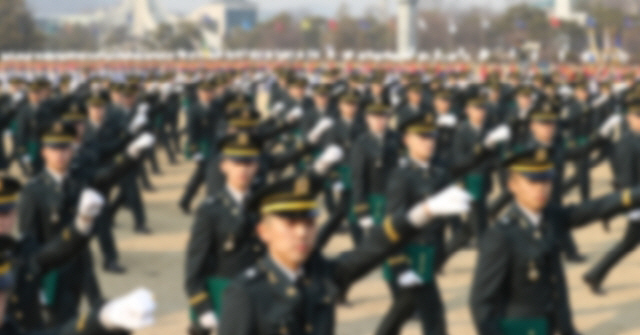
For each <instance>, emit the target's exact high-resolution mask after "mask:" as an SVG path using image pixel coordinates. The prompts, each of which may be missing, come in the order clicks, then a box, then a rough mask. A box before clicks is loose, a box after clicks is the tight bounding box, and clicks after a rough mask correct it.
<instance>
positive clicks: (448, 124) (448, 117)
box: [436, 114, 458, 128]
mask: <svg viewBox="0 0 640 335" xmlns="http://www.w3.org/2000/svg"><path fill="white" fill-rule="evenodd" d="M457 123H458V118H457V117H456V116H455V115H453V114H445V115H440V116H438V119H437V120H436V125H438V127H445V128H453V127H455V126H456V124H457Z"/></svg>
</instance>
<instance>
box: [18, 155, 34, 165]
mask: <svg viewBox="0 0 640 335" xmlns="http://www.w3.org/2000/svg"><path fill="white" fill-rule="evenodd" d="M20 160H21V161H22V163H24V164H31V156H29V155H22V157H20Z"/></svg>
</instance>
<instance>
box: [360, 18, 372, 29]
mask: <svg viewBox="0 0 640 335" xmlns="http://www.w3.org/2000/svg"><path fill="white" fill-rule="evenodd" d="M358 25H359V27H360V29H362V30H369V28H371V24H370V23H369V21H367V20H360V22H359V24H358Z"/></svg>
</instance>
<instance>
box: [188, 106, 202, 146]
mask: <svg viewBox="0 0 640 335" xmlns="http://www.w3.org/2000/svg"><path fill="white" fill-rule="evenodd" d="M197 114H198V112H197V109H196V108H191V109H189V111H188V112H187V143H188V144H187V145H188V146H187V154H188V155H193V154H195V153H196V152H197V151H198V142H199V140H200V139H199V133H200V130H199V127H198V115H197Z"/></svg>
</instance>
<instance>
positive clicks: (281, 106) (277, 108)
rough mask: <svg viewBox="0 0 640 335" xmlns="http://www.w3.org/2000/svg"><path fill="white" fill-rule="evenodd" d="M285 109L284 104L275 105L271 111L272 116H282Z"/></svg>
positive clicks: (279, 102) (280, 102) (277, 103)
mask: <svg viewBox="0 0 640 335" xmlns="http://www.w3.org/2000/svg"><path fill="white" fill-rule="evenodd" d="M283 109H284V102H282V101H278V102H276V103H275V105H273V108H272V109H271V114H273V115H278V114H280V112H282V110H283Z"/></svg>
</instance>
